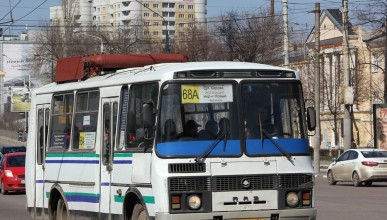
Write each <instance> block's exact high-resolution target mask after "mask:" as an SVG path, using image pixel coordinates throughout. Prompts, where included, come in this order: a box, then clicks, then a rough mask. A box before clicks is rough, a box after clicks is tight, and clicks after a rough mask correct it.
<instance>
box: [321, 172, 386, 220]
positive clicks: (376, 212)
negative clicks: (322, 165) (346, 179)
mask: <svg viewBox="0 0 387 220" xmlns="http://www.w3.org/2000/svg"><path fill="white" fill-rule="evenodd" d="M386 189H387V183H385V182H383V183H373V184H372V186H370V187H366V186H364V185H363V186H361V187H354V186H353V185H352V183H337V185H335V186H331V185H329V184H328V182H327V179H326V178H324V177H323V176H322V175H320V176H319V177H317V178H316V190H315V194H316V198H315V199H316V203H315V205H316V207H317V219H318V220H332V219H351V220H364V219H370V220H371V219H372V220H385V219H387V193H386Z"/></svg>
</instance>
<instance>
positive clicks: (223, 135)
mask: <svg viewBox="0 0 387 220" xmlns="http://www.w3.org/2000/svg"><path fill="white" fill-rule="evenodd" d="M227 133H228V132H227V131H226V129H225V130H224V131H223V133H221V134H220V135H219V136H218V137H217V138H216V139H215V140H214V141H213V142H212V143H211V144H210V146H208V148H207V149H206V150H205V151H204V152H203V153H202V154H201V155H199V156H198V157H196V158H195V162H197V163H203V162H204V159H205V158H206V157H207V156H208V155H209V154H210V153H211V152H212V151H213V150H214V149H215V147H216V145H218V144H219V142H220V141H221V140H222V139H223V151H225V150H226V145H227Z"/></svg>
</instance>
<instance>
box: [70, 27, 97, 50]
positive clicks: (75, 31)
mask: <svg viewBox="0 0 387 220" xmlns="http://www.w3.org/2000/svg"><path fill="white" fill-rule="evenodd" d="M73 33H75V34H78V33H79V34H83V35H86V36H89V37H93V38H97V39H99V40H100V41H101V46H100V48H101V53H104V46H103V39H102V37H97V36H94V35H90V34H86V33H84V32H80V31H79V30H77V29H74V30H73Z"/></svg>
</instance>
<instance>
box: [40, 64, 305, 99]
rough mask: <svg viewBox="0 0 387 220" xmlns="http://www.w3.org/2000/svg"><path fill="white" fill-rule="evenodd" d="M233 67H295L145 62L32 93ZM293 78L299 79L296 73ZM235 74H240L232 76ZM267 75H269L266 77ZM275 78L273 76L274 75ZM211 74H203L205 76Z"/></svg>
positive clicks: (154, 79) (171, 76) (282, 69)
mask: <svg viewBox="0 0 387 220" xmlns="http://www.w3.org/2000/svg"><path fill="white" fill-rule="evenodd" d="M206 70H207V71H211V70H219V71H236V70H246V71H248V70H251V71H268V70H270V71H281V72H292V73H294V70H291V69H286V68H282V67H276V66H271V65H266V64H258V63H249V62H232V61H205V62H186V63H162V64H154V65H148V66H144V67H135V68H126V69H120V70H117V71H115V72H113V73H107V74H104V75H100V76H94V77H91V78H89V79H86V80H84V81H77V82H68V83H62V84H57V83H51V84H48V85H45V86H43V87H41V88H38V89H35V90H34V93H35V94H40V93H47V92H59V91H65V90H73V89H74V90H75V89H80V88H92V87H103V86H112V85H121V84H129V83H136V82H144V81H145V79H146V81H166V80H172V79H174V75H175V73H176V72H184V71H206ZM294 76H295V78H294V77H293V78H292V79H293V80H294V79H299V76H298V74H295V75H294ZM235 78H243V75H241V77H235ZM266 78H270V77H266ZM273 78H275V77H273ZM202 79H203V78H202ZM208 79H210V78H206V80H208Z"/></svg>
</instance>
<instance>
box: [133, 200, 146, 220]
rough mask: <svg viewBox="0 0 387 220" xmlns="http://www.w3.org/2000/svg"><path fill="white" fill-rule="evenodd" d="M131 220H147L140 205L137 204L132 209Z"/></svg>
mask: <svg viewBox="0 0 387 220" xmlns="http://www.w3.org/2000/svg"><path fill="white" fill-rule="evenodd" d="M131 220H149V217H148V215H147V214H146V211H145V209H144V206H143V205H142V204H140V203H137V204H136V205H135V206H134V207H133V212H132V217H131Z"/></svg>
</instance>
